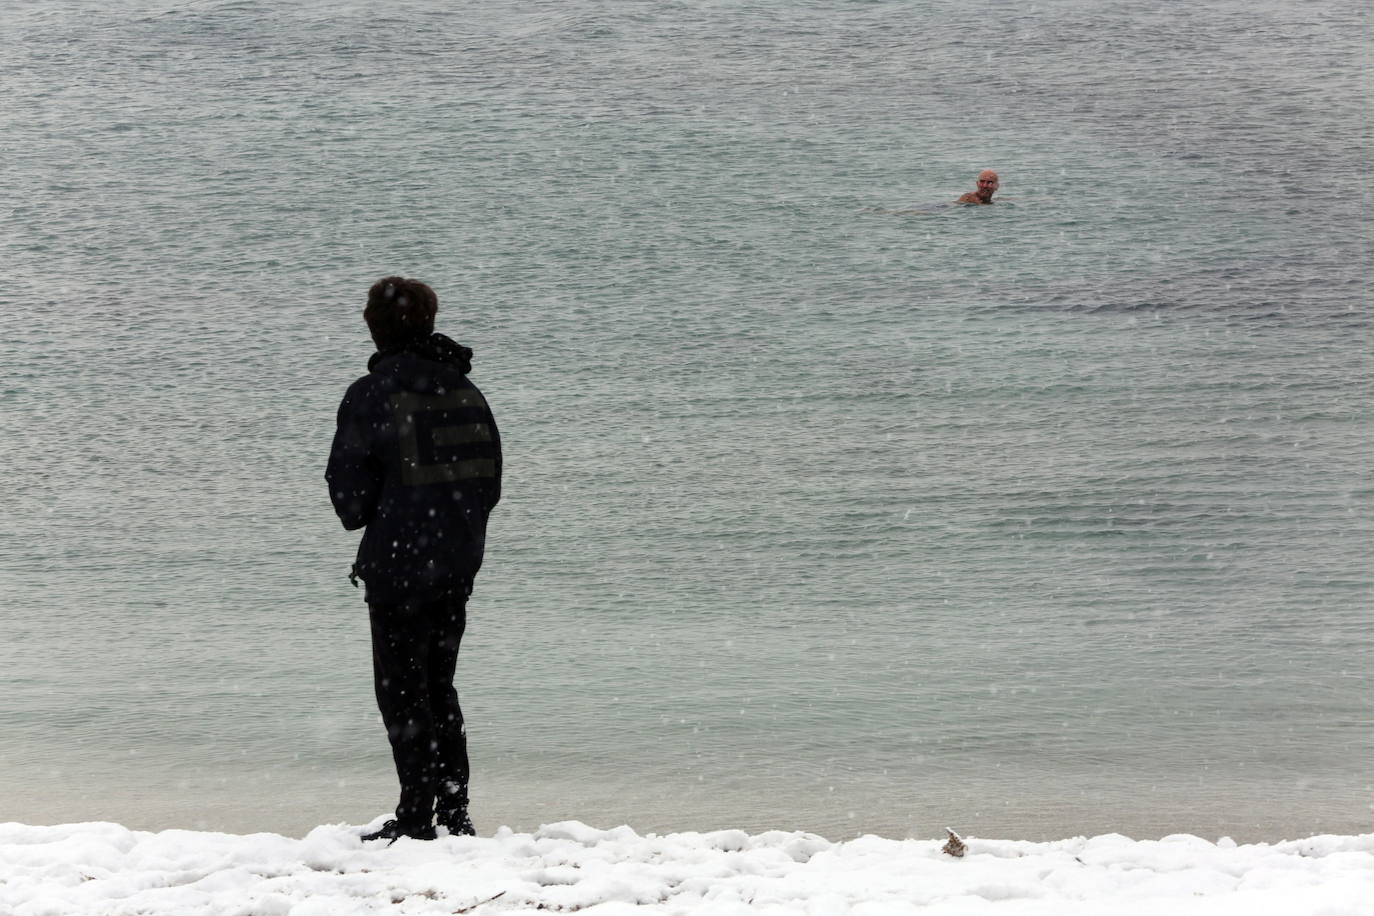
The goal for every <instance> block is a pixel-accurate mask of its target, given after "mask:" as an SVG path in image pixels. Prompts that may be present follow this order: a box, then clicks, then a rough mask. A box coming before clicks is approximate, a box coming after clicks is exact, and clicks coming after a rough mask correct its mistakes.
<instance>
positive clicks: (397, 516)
mask: <svg viewBox="0 0 1374 916" xmlns="http://www.w3.org/2000/svg"><path fill="white" fill-rule="evenodd" d="M471 359H472V351H471V350H469V349H468V348H467V347H463V346H459V345H458V344H456V343H454V342H453V341H452V340H450V339H449V338H447V337H445V336H444V335H442V334H434V335H432V336H430V337H429V338H427V339H425V340H421V341H417V342H415V343H412V344H409V345H407V346H405V347H403V348H400V349H397V350H392V351H386V352H380V353H377V354H374V355H373V357H372V359H371V360H369V361H368V364H367V368H368V370H369V371H368V374H367V375H365V376H363V377H362V378H360V379H358V380H357V381H356V382H354V383H353V384H352V385H350V386H349V388H348V392H347V393H346V394H345V395H344V399H343V403H342V404H340V405H339V426H338V430H337V432H336V433H335V434H334V447H333V450H332V451H331V452H330V455H329V468H328V469H327V470H326V471H325V479H326V480H327V481H328V482H329V496H330V498H331V499H332V500H333V502H334V511H336V512H337V513H338V514H339V519H340V520H341V521H342V522H343V525H344V527H345V528H348V529H349V530H353V529H355V528H364V527H365V528H366V530H365V531H364V532H363V539H362V543H361V544H359V545H358V559H357V563H356V564H355V566H354V571H355V572H356V573H357V574H358V576H359V578H361V579H362V580H363V581H364V582H366V583H367V600H368V601H370V602H379V603H395V602H400V601H405V600H410V599H423V598H426V597H432V596H434V595H437V594H439V593H442V592H444V591H448V590H451V589H460V588H462V589H467V588H470V587H471V583H472V579H473V576H475V575H476V574H477V570H478V568H479V567H480V566H481V565H482V552H483V549H484V547H485V545H486V534H487V516H488V514H489V513H490V512H491V510H492V507H493V506H495V505H496V503H497V501H498V500H500V498H501V439H500V436H499V435H498V433H497V431H496V420H495V419H494V418H493V417H492V415H491V409H490V408H489V407H488V406H487V402H486V399H485V398H483V397H482V392H480V391H478V390H477V386H476V385H474V384H472V382H470V381H468V378H467V374H468V371H469V370H470V369H471V368H472V362H471Z"/></svg>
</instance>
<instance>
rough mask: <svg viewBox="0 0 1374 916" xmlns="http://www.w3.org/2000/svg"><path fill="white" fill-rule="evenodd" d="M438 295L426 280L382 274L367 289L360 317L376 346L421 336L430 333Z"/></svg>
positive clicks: (400, 343) (383, 347) (385, 347)
mask: <svg viewBox="0 0 1374 916" xmlns="http://www.w3.org/2000/svg"><path fill="white" fill-rule="evenodd" d="M438 311H439V297H438V296H436V295H434V290H432V289H430V287H429V285H428V284H425V283H421V282H420V281H419V280H408V279H406V278H405V277H382V279H380V280H378V281H377V282H376V283H374V284H372V288H371V289H369V290H368V291H367V308H365V309H363V320H364V321H366V322H367V329H368V330H369V331H371V332H372V341H373V343H375V344H376V345H377V349H379V350H390V349H393V348H395V347H401V346H405V345H406V344H408V343H411V342H413V341H416V340H423V339H425V338H427V337H429V335H430V334H432V333H434V315H435V313H437V312H438Z"/></svg>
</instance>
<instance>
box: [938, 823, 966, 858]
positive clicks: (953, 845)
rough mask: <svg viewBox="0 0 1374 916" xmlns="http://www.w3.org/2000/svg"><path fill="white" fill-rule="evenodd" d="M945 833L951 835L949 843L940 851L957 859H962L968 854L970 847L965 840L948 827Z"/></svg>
mask: <svg viewBox="0 0 1374 916" xmlns="http://www.w3.org/2000/svg"><path fill="white" fill-rule="evenodd" d="M945 833H948V834H949V842H948V843H946V844H945V845H944V846H943V847H942V848H941V849H940V851H941V852H943V853H945V854H946V855H951V856H954V858H956V859H962V858H963V857H964V853H966V852H968V846H967V845H966V844H965V843H964V838H963V837H961V836H959V834H957V833H955V832H954V831H953V830H950V829H949V828H948V827H946V828H945Z"/></svg>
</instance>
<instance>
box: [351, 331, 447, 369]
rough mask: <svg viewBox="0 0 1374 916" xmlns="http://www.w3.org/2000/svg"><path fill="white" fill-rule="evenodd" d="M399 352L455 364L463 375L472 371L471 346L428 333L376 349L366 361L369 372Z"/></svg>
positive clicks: (441, 335) (444, 336)
mask: <svg viewBox="0 0 1374 916" xmlns="http://www.w3.org/2000/svg"><path fill="white" fill-rule="evenodd" d="M401 353H411V354H414V355H415V356H418V357H420V359H428V360H432V361H434V362H436V363H444V364H445V365H448V366H455V367H456V368H457V369H458V371H459V372H461V373H462V374H463V375H467V374H468V373H469V372H471V371H472V348H471V347H465V346H463V345H462V344H460V343H458V342H457V341H456V340H453V339H452V338H451V337H448V336H446V335H444V334H437V333H436V334H430V335H429V336H428V337H421V338H419V339H417V340H412V341H410V342H409V343H404V344H401V345H400V346H397V347H391V348H389V349H386V350H378V351H377V352H376V353H373V354H372V357H371V358H370V359H369V360H368V361H367V369H368V371H369V372H371V371H373V370H374V369H376V368H377V367H378V366H379V365H381V363H382V361H383V360H385V359H386V358H387V357H390V356H397V355H399V354H401Z"/></svg>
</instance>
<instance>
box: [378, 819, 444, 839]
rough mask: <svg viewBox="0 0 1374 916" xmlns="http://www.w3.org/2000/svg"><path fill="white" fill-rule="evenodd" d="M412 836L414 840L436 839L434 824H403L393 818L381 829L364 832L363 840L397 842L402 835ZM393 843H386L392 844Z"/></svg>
mask: <svg viewBox="0 0 1374 916" xmlns="http://www.w3.org/2000/svg"><path fill="white" fill-rule="evenodd" d="M403 836H405V837H410V838H411V839H412V840H432V839H434V825H433V824H402V823H401V822H400V821H398V820H395V819H392V820H389V821H387V822H386V823H385V824H383V825H382V827H381V829H380V830H374V831H372V832H371V833H364V834H363V837H362V839H363V842H364V843H369V842H371V841H372V840H390V841H391V843H394V842H396V841H397V840H399V839H400V838H401V837H403ZM391 843H387V844H386V845H388V846H390V845H391Z"/></svg>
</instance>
